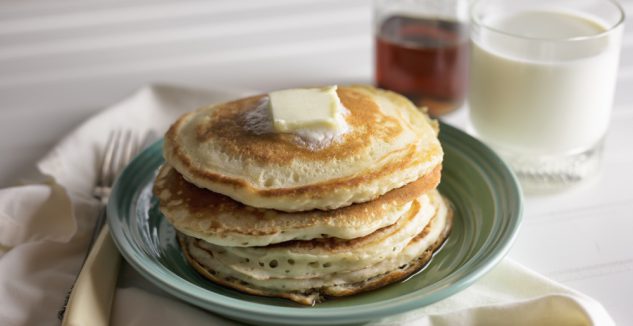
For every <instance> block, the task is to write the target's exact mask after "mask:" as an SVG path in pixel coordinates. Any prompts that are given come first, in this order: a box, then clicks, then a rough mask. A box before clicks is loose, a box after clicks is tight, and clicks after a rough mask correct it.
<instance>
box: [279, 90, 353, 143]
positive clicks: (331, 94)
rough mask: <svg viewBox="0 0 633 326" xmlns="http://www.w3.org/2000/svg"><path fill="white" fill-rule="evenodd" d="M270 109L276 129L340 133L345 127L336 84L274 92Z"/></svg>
mask: <svg viewBox="0 0 633 326" xmlns="http://www.w3.org/2000/svg"><path fill="white" fill-rule="evenodd" d="M268 96H269V98H270V112H271V115H272V118H273V126H274V129H275V131H276V132H284V133H297V132H302V131H306V130H322V131H331V132H335V133H336V132H340V131H342V130H344V129H345V128H346V124H345V119H344V118H343V113H344V111H345V108H344V107H343V104H342V103H341V100H340V99H339V98H338V94H337V93H336V86H329V87H324V88H301V89H288V90H282V91H276V92H271V93H269V94H268Z"/></svg>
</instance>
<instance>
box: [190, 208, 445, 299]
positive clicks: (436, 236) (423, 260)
mask: <svg viewBox="0 0 633 326" xmlns="http://www.w3.org/2000/svg"><path fill="white" fill-rule="evenodd" d="M452 221H453V211H452V209H451V208H450V205H449V204H447V203H446V201H445V200H442V203H441V207H440V209H438V210H437V213H436V215H435V216H434V217H433V219H432V220H431V221H430V222H429V223H428V225H427V226H426V227H425V228H424V230H423V231H422V232H420V233H419V234H418V235H417V236H416V237H415V238H413V239H412V240H411V241H410V242H409V244H408V245H407V246H406V248H404V249H403V250H402V252H401V253H400V254H399V255H398V257H394V258H393V259H390V260H385V261H382V262H380V263H377V264H375V265H372V266H366V267H365V268H362V269H359V270H353V271H345V272H336V273H332V274H328V273H326V272H325V271H324V273H323V275H319V276H317V277H314V278H311V279H296V278H271V279H266V280H259V279H254V278H251V277H249V276H248V275H246V274H242V273H240V272H239V271H236V270H234V269H232V268H231V266H227V265H225V264H223V263H222V262H221V261H220V260H219V259H217V258H216V257H214V253H213V252H210V251H208V250H205V248H204V243H201V241H202V240H199V239H196V238H192V237H189V236H186V235H184V234H179V235H178V239H179V242H180V245H181V247H182V249H183V252H184V254H185V256H186V258H187V260H188V261H189V263H190V264H191V265H192V266H193V267H194V268H195V269H196V270H197V271H198V272H199V273H201V274H202V275H203V276H205V277H206V278H208V279H210V280H212V281H214V282H215V283H218V284H221V285H224V286H228V287H231V288H234V289H237V290H239V291H242V292H246V293H249V294H255V295H261V296H269V297H280V298H286V299H290V300H292V301H295V302H297V303H300V304H304V305H313V304H315V303H316V302H320V301H322V300H324V299H325V298H327V297H339V296H348V295H353V294H356V293H361V292H365V291H369V290H373V289H377V288H380V287H383V286H386V285H388V284H391V283H394V282H397V281H399V280H402V279H404V278H406V277H408V276H410V275H411V274H413V273H415V272H416V271H418V270H420V269H421V268H422V267H424V266H425V265H426V264H427V263H428V262H429V261H430V260H431V258H432V256H433V253H434V252H435V251H436V250H437V249H438V248H439V247H440V246H441V245H442V243H444V241H445V240H446V238H447V236H448V234H449V233H450V230H451V227H452ZM263 248H265V247H263Z"/></svg>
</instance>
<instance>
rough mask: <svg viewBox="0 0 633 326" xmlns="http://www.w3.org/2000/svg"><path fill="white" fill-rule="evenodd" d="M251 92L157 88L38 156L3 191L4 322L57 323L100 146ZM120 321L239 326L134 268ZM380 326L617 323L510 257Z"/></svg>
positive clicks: (80, 250)
mask: <svg viewBox="0 0 633 326" xmlns="http://www.w3.org/2000/svg"><path fill="white" fill-rule="evenodd" d="M241 95H245V92H236V91H208V90H205V91H203V90H195V89H185V88H178V87H171V86H153V87H148V88H144V89H142V90H140V91H139V92H137V93H136V94H134V95H133V96H131V97H130V98H128V99H126V100H124V101H122V102H121V103H119V104H116V105H114V106H112V107H110V108H108V109H106V110H104V111H103V112H101V113H100V114H98V115H96V116H94V117H92V118H91V119H89V120H88V121H86V122H85V123H83V124H82V125H81V126H79V127H78V128H77V129H76V130H74V131H72V132H71V133H70V134H68V136H67V137H65V138H64V139H63V140H62V141H61V142H60V143H59V144H58V145H57V146H56V147H55V148H53V149H52V150H51V152H50V153H49V154H48V155H47V156H46V157H45V158H44V159H42V160H41V161H40V162H39V163H38V168H39V170H40V172H41V173H42V175H43V179H42V180H40V181H39V182H38V183H34V184H28V185H23V186H16V187H12V188H6V189H0V325H7V326H11V325H54V324H57V319H56V318H57V317H56V315H57V311H58V310H59V308H60V307H61V306H62V303H63V300H64V296H65V294H66V291H67V290H68V289H69V288H70V286H71V284H72V282H73V280H74V278H75V275H76V274H77V273H78V270H79V267H80V264H81V261H82V259H83V256H84V254H85V251H86V246H87V241H88V237H89V234H90V231H91V227H92V223H93V222H94V218H95V217H96V208H97V205H96V201H95V200H94V199H93V198H92V196H91V191H92V187H93V180H95V177H96V169H97V167H98V159H97V158H98V157H99V155H98V153H100V152H101V151H102V150H103V147H104V145H105V141H106V139H107V135H108V134H109V132H110V130H112V129H114V128H132V129H134V130H136V131H138V132H139V133H141V132H144V131H147V130H150V129H151V130H155V131H157V132H158V133H161V134H162V133H163V132H164V131H165V130H166V129H167V127H168V126H169V124H170V123H171V122H172V121H174V120H175V118H176V117H178V116H179V115H180V114H182V113H183V112H186V111H189V110H191V109H193V108H196V107H199V106H201V105H204V104H209V103H213V102H218V101H223V100H227V99H231V98H236V97H239V96H241ZM112 324H113V325H179V324H186V325H237V323H236V322H233V321H229V320H226V319H223V318H222V317H220V316H217V315H214V314H212V313H209V312H206V311H204V310H202V309H198V308H196V307H194V306H191V305H189V304H186V303H184V302H182V301H179V300H178V299H175V298H174V297H172V296H170V295H168V294H166V293H164V292H163V291H161V290H160V289H158V288H156V287H154V286H153V285H152V284H150V283H149V282H147V281H146V280H145V279H143V278H142V276H140V275H139V274H138V273H136V272H135V271H134V270H133V269H132V268H130V267H129V266H128V265H124V267H123V268H122V270H121V275H120V277H119V285H118V289H117V292H116V297H115V302H114V304H113V311H112ZM370 324H371V325H507V324H512V325H613V324H614V323H613V320H612V319H611V317H610V316H609V315H608V313H607V312H606V310H605V309H604V308H603V307H602V305H600V304H599V303H598V302H596V301H595V300H593V299H591V298H589V297H587V296H586V295H583V294H581V293H578V292H576V291H574V290H571V289H568V288H566V287H564V286H562V285H560V284H557V283H555V282H553V281H551V280H548V279H546V278H544V277H543V276H540V275H538V274H536V273H534V272H532V271H529V270H527V269H526V268H525V267H522V266H521V265H519V264H518V263H516V262H513V261H511V260H508V259H506V260H505V261H503V262H502V263H501V264H499V265H498V266H497V267H495V268H494V269H493V270H492V271H491V272H490V273H488V274H487V275H486V276H484V277H483V278H482V279H481V280H479V281H478V282H477V283H475V284H474V285H473V286H471V287H469V288H468V289H466V290H464V291H462V292H460V293H458V294H456V295H453V296H452V297H449V298H447V299H445V300H443V301H440V302H437V303H435V304H433V305H430V306H427V307H424V308H421V309H419V310H416V311H412V312H409V313H406V314H403V315H399V316H393V317H389V318H386V319H384V320H377V321H374V322H372V323H370Z"/></svg>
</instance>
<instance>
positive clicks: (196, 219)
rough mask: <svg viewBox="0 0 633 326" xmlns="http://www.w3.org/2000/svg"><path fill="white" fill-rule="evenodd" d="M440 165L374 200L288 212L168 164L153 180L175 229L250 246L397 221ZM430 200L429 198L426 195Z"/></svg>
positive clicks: (433, 180) (358, 231)
mask: <svg viewBox="0 0 633 326" xmlns="http://www.w3.org/2000/svg"><path fill="white" fill-rule="evenodd" d="M440 170H441V166H438V167H436V168H435V169H434V171H432V172H431V173H429V174H427V175H425V176H424V177H422V178H421V179H419V180H416V181H414V182H412V183H409V184H407V185H405V186H404V187H401V188H397V189H394V190H391V191H389V192H388V193H386V194H384V195H382V196H380V197H378V198H377V199H375V200H373V201H370V202H365V203H361V204H355V205H351V206H347V207H344V208H341V209H337V210H332V211H322V210H311V211H307V212H298V213H286V212H281V211H277V210H269V209H257V208H253V207H249V206H246V205H244V204H241V203H239V202H237V201H234V200H233V199H231V198H229V197H227V196H224V195H221V194H218V193H214V192H212V191H209V190H207V189H203V188H198V187H197V186H195V185H193V184H191V183H189V182H187V181H186V180H185V179H184V178H183V177H182V176H181V175H180V174H179V173H178V172H177V171H176V170H175V169H173V168H172V167H170V166H169V165H167V164H166V165H164V166H163V167H161V169H160V171H159V173H158V175H157V177H156V182H155V184H154V193H155V195H156V196H157V197H158V198H159V200H160V210H161V212H162V213H163V214H164V215H165V217H166V218H167V220H168V221H169V223H170V224H172V225H173V226H174V227H175V228H176V229H177V230H178V231H180V232H182V233H184V234H186V235H189V236H192V237H195V238H198V239H202V240H204V241H206V242H209V243H212V244H215V245H219V246H232V247H252V246H266V245H269V244H274V243H279V242H285V241H291V240H311V239H316V238H328V237H331V238H339V239H354V238H360V237H364V236H367V235H369V234H371V233H373V232H374V231H376V230H378V229H381V228H384V227H387V226H389V225H392V224H394V223H396V221H397V220H398V219H399V218H401V216H403V215H405V213H406V212H407V211H409V210H410V208H411V203H412V202H413V201H414V200H415V199H416V198H418V197H420V196H421V195H423V194H424V193H426V192H428V191H430V190H432V189H434V188H435V187H436V186H437V184H438V182H439V179H440V173H441V171H440ZM427 201H428V200H427Z"/></svg>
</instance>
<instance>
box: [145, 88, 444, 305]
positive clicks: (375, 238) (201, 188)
mask: <svg viewBox="0 0 633 326" xmlns="http://www.w3.org/2000/svg"><path fill="white" fill-rule="evenodd" d="M337 93H338V96H339V98H340V100H341V102H342V104H343V106H344V107H345V108H346V109H347V111H348V112H347V114H346V115H345V119H346V122H347V124H348V127H349V128H348V131H347V132H346V133H345V134H343V135H341V136H340V137H339V138H337V139H332V140H331V141H330V142H329V143H327V144H310V143H308V142H306V141H305V139H302V138H301V137H300V136H297V135H294V134H287V133H275V132H271V131H270V130H271V129H270V128H267V127H266V124H267V123H269V122H270V123H272V122H271V119H270V117H269V116H267V115H266V112H268V111H266V110H263V109H262V108H263V107H264V108H265V102H266V95H261V96H254V97H249V98H245V99H240V100H237V101H233V102H229V103H223V104H219V105H214V106H211V107H206V108H202V109H199V110H197V111H194V112H191V113H188V114H186V115H184V116H182V117H181V118H180V119H179V120H178V121H177V122H175V123H174V124H173V125H172V126H171V128H170V129H169V131H168V132H167V134H166V136H165V144H164V155H165V160H166V163H165V165H163V167H162V168H161V169H160V171H159V173H158V175H157V177H156V182H155V185H154V193H155V194H156V196H157V197H158V198H159V200H160V209H161V212H162V213H163V214H164V215H165V217H166V218H167V219H168V221H169V222H170V223H171V224H172V225H173V226H174V227H175V228H176V229H177V230H178V231H179V232H178V238H179V241H180V244H181V247H182V249H183V252H184V254H185V256H186V258H187V260H188V261H189V262H190V263H191V265H192V266H193V267H194V268H195V269H196V270H198V271H199V272H200V273H201V274H202V275H204V276H205V277H207V278H209V279H210V280H212V281H214V282H216V283H219V284H222V285H225V286H229V287H232V288H235V289H237V290H240V291H243V292H247V293H251V294H257V295H265V296H273V297H283V298H288V299H290V300H293V301H296V302H299V303H302V304H308V305H309V304H314V303H315V302H317V301H320V300H322V299H323V298H325V297H328V296H345V295H351V294H354V293H358V292H362V291H367V290H371V289H375V288H378V287H382V286H384V285H387V284H390V283H393V282H396V281H398V280H401V279H403V278H405V277H407V276H409V275H411V274H412V273H414V272H416V271H417V270H419V269H420V268H421V267H422V266H424V265H425V264H426V263H427V262H428V261H429V260H430V258H431V256H432V254H433V252H434V251H435V250H436V249H437V248H439V246H440V245H441V244H442V243H443V241H444V240H445V239H446V237H447V235H448V233H449V231H450V227H451V221H452V213H451V210H450V207H449V205H447V203H446V201H445V200H444V199H443V198H442V196H440V195H439V193H438V192H437V190H435V188H436V186H437V185H438V183H439V181H440V173H441V166H442V156H443V152H442V148H441V146H440V143H439V141H438V139H437V126H436V124H435V123H434V122H432V121H431V120H429V119H428V117H427V116H426V115H424V114H422V113H420V112H419V111H418V110H417V109H416V108H415V107H414V106H413V105H412V104H411V103H410V102H409V101H408V100H407V99H405V98H404V97H402V96H400V95H397V94H395V93H391V92H388V91H383V90H379V89H375V88H372V87H368V86H351V87H339V89H338V91H337ZM255 118H257V119H259V120H257V121H255V120H256V119H255ZM254 119H255V120H254Z"/></svg>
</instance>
